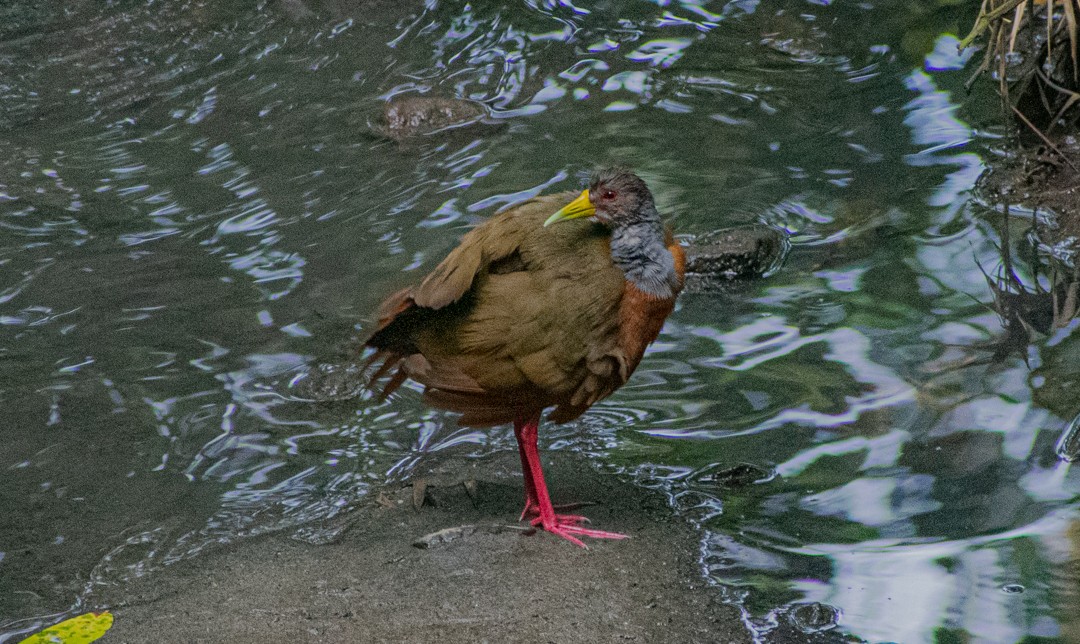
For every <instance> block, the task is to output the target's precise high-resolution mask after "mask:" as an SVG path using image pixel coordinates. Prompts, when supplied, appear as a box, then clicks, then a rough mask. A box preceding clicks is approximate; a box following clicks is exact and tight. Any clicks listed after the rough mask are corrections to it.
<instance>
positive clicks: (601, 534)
mask: <svg viewBox="0 0 1080 644" xmlns="http://www.w3.org/2000/svg"><path fill="white" fill-rule="evenodd" d="M545 518H546V517H543V516H539V517H536V518H535V519H533V520H532V521H530V522H529V523H530V524H532V525H533V526H534V527H537V528H540V529H541V530H544V531H545V532H550V533H551V534H555V535H558V536H560V537H562V538H563V539H566V540H567V541H569V542H570V543H573V544H576V545H578V546H581V547H582V548H585V549H586V550H587V549H588V546H586V545H585V543H584V542H583V541H582V540H581V539H578V537H589V538H592V539H629V538H630V537H629V535H625V534H621V533H618V532H608V531H606V530H589V529H588V528H583V527H581V524H582V523H588V522H589V519H588V518H586V517H583V516H581V515H580V514H555V515H553V516H552V517H550V518H548V519H547V520H546V521H545Z"/></svg>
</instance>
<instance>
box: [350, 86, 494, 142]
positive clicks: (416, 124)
mask: <svg viewBox="0 0 1080 644" xmlns="http://www.w3.org/2000/svg"><path fill="white" fill-rule="evenodd" d="M489 116H490V115H489V113H488V110H487V107H485V106H484V105H483V104H481V103H476V102H474V101H468V100H464V99H460V98H446V97H441V96H412V95H410V96H401V97H395V98H393V99H391V100H390V101H389V102H387V103H386V105H385V106H384V108H383V114H382V122H381V123H379V124H376V125H372V126H371V129H372V130H373V131H375V132H376V133H378V134H381V135H382V136H385V137H387V138H390V139H393V140H395V141H399V142H400V141H404V140H406V139H410V138H413V137H417V136H424V135H428V134H435V133H437V132H442V131H445V130H452V129H457V128H462V127H468V126H471V125H476V124H480V123H490V122H491V121H489V120H488V117H489Z"/></svg>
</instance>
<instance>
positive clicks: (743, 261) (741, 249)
mask: <svg viewBox="0 0 1080 644" xmlns="http://www.w3.org/2000/svg"><path fill="white" fill-rule="evenodd" d="M790 248H791V242H790V240H789V239H788V235H787V233H786V232H784V231H783V230H780V229H779V228H773V227H772V226H765V225H752V226H737V227H735V228H725V229H723V230H718V231H715V232H712V233H708V234H706V235H702V236H700V237H697V238H695V239H694V240H693V241H691V242H690V246H689V248H687V253H686V255H687V257H686V273H687V275H688V277H689V278H690V279H689V280H688V282H689V283H690V284H692V285H693V286H696V287H697V288H698V289H704V290H708V289H710V288H713V287H722V286H723V284H724V283H725V282H731V281H733V280H745V279H752V278H756V277H765V276H768V275H770V274H772V273H773V272H775V271H776V270H777V269H779V268H780V266H781V265H782V264H783V263H784V259H785V258H786V257H787V253H788V250H790Z"/></svg>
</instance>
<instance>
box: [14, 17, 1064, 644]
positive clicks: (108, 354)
mask: <svg viewBox="0 0 1080 644" xmlns="http://www.w3.org/2000/svg"><path fill="white" fill-rule="evenodd" d="M8 5H9V6H6V7H5V8H4V9H2V10H0V16H3V17H4V19H5V20H4V21H3V23H2V24H0V95H2V97H3V100H2V101H0V132H2V136H0V151H2V152H3V154H0V399H2V400H3V403H4V411H5V413H4V420H3V421H2V429H0V431H2V433H3V441H2V442H0V471H2V472H3V481H4V485H3V486H0V507H2V508H3V513H2V517H3V520H2V521H0V642H2V641H11V640H12V639H17V637H16V636H15V634H17V633H21V632H25V631H26V630H28V629H30V628H32V627H33V626H34V625H35V624H39V623H42V620H48V619H50V618H49V616H50V615H56V614H58V613H64V612H66V611H78V610H85V609H91V608H95V607H96V606H97V605H96V604H95V603H94V602H95V597H96V593H98V592H99V591H100V589H101V588H103V587H106V586H113V585H122V584H123V583H124V582H125V580H128V579H131V578H132V577H134V576H139V575H147V574H151V575H152V574H154V572H155V571H157V570H160V569H161V568H162V567H164V566H167V565H169V564H170V563H172V562H175V561H178V560H181V559H185V558H188V557H193V556H198V555H199V553H201V552H205V551H206V550H207V549H209V548H212V547H213V546H214V545H216V544H220V543H223V542H228V541H234V540H237V539H241V538H244V537H246V536H250V535H255V534H260V533H263V532H266V531H269V530H282V529H286V530H296V531H299V532H298V534H297V536H298V538H303V539H306V540H309V541H313V542H320V541H323V540H326V539H329V538H332V536H333V530H334V528H332V527H324V526H332V525H333V521H332V519H333V518H335V517H338V516H341V515H343V514H344V513H346V512H347V511H348V509H349V507H350V506H351V505H354V504H356V503H358V502H362V500H363V498H364V497H365V495H366V494H368V493H369V492H370V491H371V490H374V489H377V487H378V486H379V485H381V484H384V483H385V482H386V481H388V480H394V479H397V478H403V477H407V476H408V474H409V472H410V470H411V469H412V468H413V467H415V465H416V463H417V462H419V461H421V460H422V459H425V458H433V457H434V454H435V453H436V452H438V451H439V450H442V449H450V448H452V449H455V450H462V451H465V452H467V453H470V454H475V455H477V456H481V455H483V454H485V453H489V452H491V451H496V450H505V449H513V439H512V436H511V435H510V434H509V433H508V432H507V431H506V430H505V429H504V428H502V429H496V430H490V431H483V432H479V431H465V430H458V429H456V428H455V427H454V425H453V423H452V422H450V419H449V418H448V417H447V416H446V415H444V414H441V413H438V412H433V411H430V410H428V409H426V408H424V407H423V406H422V405H421V404H420V402H419V399H418V396H417V395H416V392H415V391H409V392H406V393H405V394H404V395H403V396H401V397H400V399H398V400H396V401H394V402H393V403H391V404H385V405H377V404H375V403H373V402H372V401H370V400H367V401H361V400H352V401H347V402H337V403H333V404H323V405H312V404H310V403H308V402H305V401H303V400H299V399H297V398H296V397H295V396H293V391H294V390H293V389H291V388H290V387H289V383H290V381H292V380H293V379H294V378H296V377H297V375H298V374H302V373H303V372H304V369H305V366H306V365H310V364H324V365H330V369H331V370H332V369H333V368H334V367H333V366H334V365H335V364H340V363H341V361H342V356H343V355H347V354H348V352H349V350H350V348H349V347H350V345H349V339H350V338H352V337H357V336H361V335H363V333H364V332H365V328H366V327H365V325H366V324H367V321H368V320H370V315H371V313H372V312H373V310H374V309H375V307H376V306H377V304H378V302H379V301H380V299H381V297H382V296H383V295H385V294H386V293H388V292H390V291H391V290H393V289H395V288H397V287H400V286H402V285H404V284H406V283H408V282H410V281H413V280H415V279H417V278H418V277H419V276H420V275H421V274H422V271H423V270H425V269H427V268H430V267H431V266H432V265H433V262H434V261H435V260H437V259H439V258H441V256H442V255H443V254H444V253H445V252H446V251H447V250H448V249H449V248H451V247H452V246H453V244H454V243H455V241H456V240H457V239H458V237H459V236H460V235H461V233H462V232H463V231H464V230H465V229H466V228H467V227H468V226H470V225H472V224H474V223H475V222H477V221H480V220H482V219H483V218H484V217H486V216H488V215H489V214H490V213H491V212H493V211H494V209H496V208H497V207H499V206H501V205H503V204H506V203H509V202H512V201H514V200H516V199H519V198H521V197H523V196H527V195H528V194H531V193H532V192H537V191H544V190H557V189H571V188H575V187H578V186H579V185H580V175H581V173H582V172H584V171H587V170H589V169H590V168H593V167H595V166H597V165H602V164H606V163H611V162H616V161H619V162H624V163H629V164H630V165H632V166H634V167H635V168H636V169H637V170H638V171H639V172H640V173H641V174H642V176H643V177H645V178H646V180H647V181H648V182H649V183H650V185H651V186H652V188H653V190H654V192H655V193H656V194H657V198H658V201H659V203H660V205H661V208H662V210H663V211H665V212H666V213H668V214H670V215H671V216H672V221H673V223H674V225H675V226H676V228H677V229H678V231H679V232H680V233H685V234H690V235H697V234H705V233H708V232H710V231H712V230H716V229H718V228H723V227H727V226H732V225H738V224H745V223H753V222H757V221H764V222H768V223H770V224H772V225H776V226H781V227H784V228H786V229H787V230H788V231H789V232H790V233H791V234H792V241H793V249H792V251H791V255H790V256H789V259H788V262H787V265H786V266H785V267H784V269H783V270H781V271H780V272H778V273H777V274H775V275H774V276H772V277H771V278H769V279H768V280H765V281H761V282H757V283H754V284H751V285H749V286H747V287H746V288H744V289H742V290H741V291H737V292H735V293H727V294H697V295H691V296H687V297H685V298H683V300H682V301H681V303H680V305H679V308H678V310H677V311H676V313H675V314H674V315H673V316H672V318H671V319H670V321H669V323H668V324H667V326H666V327H665V330H664V333H663V334H662V336H661V338H660V340H659V341H658V342H657V343H656V344H655V345H654V347H653V349H652V350H651V352H650V353H649V355H648V356H647V357H646V360H645V362H644V363H643V365H642V367H641V368H640V369H639V371H638V373H637V374H635V377H634V379H633V380H632V381H631V382H630V383H629V384H628V385H627V386H626V387H624V388H623V389H622V390H620V392H619V393H618V394H617V395H615V396H614V397H612V398H611V399H609V400H607V401H605V402H603V403H602V404H600V405H598V406H597V407H596V408H594V410H593V411H591V412H590V413H589V414H587V415H586V416H585V417H584V418H583V419H582V420H580V421H579V422H577V423H575V424H572V425H569V426H566V427H563V428H558V429H549V430H548V431H547V432H546V437H547V440H548V442H549V444H550V445H551V447H553V448H556V449H577V450H585V451H587V452H588V453H589V454H591V455H592V456H593V458H595V460H596V462H597V465H598V466H600V467H608V468H612V469H614V470H617V471H620V472H622V473H623V474H624V475H625V476H626V477H627V478H628V479H629V480H631V481H633V484H638V485H643V486H649V487H653V488H656V489H657V490H659V491H660V493H663V494H666V495H667V497H668V498H669V499H670V500H671V503H672V505H673V507H674V508H676V509H677V510H678V511H679V512H681V513H683V514H685V515H686V516H687V517H688V518H689V519H691V520H693V521H694V522H695V523H696V524H697V525H698V526H699V527H700V529H701V534H702V550H701V563H702V570H703V573H704V574H705V575H706V576H707V577H708V579H709V580H710V581H711V582H712V583H715V584H718V585H721V586H722V587H723V588H724V589H725V592H726V593H727V594H728V596H729V597H730V598H731V600H732V601H735V602H738V603H740V605H741V606H743V608H744V609H745V614H746V619H747V621H748V623H750V624H752V625H753V626H754V627H755V628H757V629H758V630H759V631H761V632H763V633H766V632H768V631H769V630H770V629H771V628H773V625H775V624H777V623H779V621H780V620H787V622H788V623H790V624H794V625H796V626H797V627H799V628H802V629H804V630H806V631H808V632H814V631H820V630H826V629H833V630H837V631H842V632H847V633H850V634H852V635H855V636H857V637H862V638H866V639H868V640H871V641H900V642H915V641H932V640H934V639H938V640H939V641H953V640H957V641H964V640H968V641H988V642H989V641H993V642H1006V641H1021V640H1024V639H1025V638H1029V639H1030V638H1044V639H1045V640H1046V641H1054V640H1057V641H1069V640H1070V639H1071V638H1075V637H1076V636H1077V633H1080V625H1078V623H1077V619H1076V617H1075V615H1076V610H1075V608H1076V601H1077V594H1076V592H1075V586H1076V583H1077V566H1076V562H1077V561H1078V560H1080V555H1078V554H1077V553H1076V549H1077V548H1080V521H1078V520H1080V512H1078V498H1080V479H1078V478H1077V475H1076V474H1075V473H1073V472H1072V471H1071V464H1070V463H1069V462H1068V461H1067V460H1063V459H1061V458H1059V457H1058V455H1057V453H1056V452H1055V449H1056V446H1057V445H1058V443H1059V440H1060V441H1062V442H1061V444H1062V445H1065V446H1066V447H1067V446H1068V445H1071V441H1072V438H1063V437H1062V434H1063V432H1065V430H1066V428H1067V427H1069V424H1070V421H1071V420H1072V419H1074V418H1075V417H1076V416H1077V413H1078V412H1080V409H1078V408H1077V403H1076V401H1077V400H1080V395H1078V391H1077V389H1078V386H1080V383H1078V381H1077V380H1076V379H1075V377H1074V376H1073V375H1072V374H1073V373H1074V370H1073V368H1072V365H1074V364H1075V363H1076V358H1077V355H1076V353H1077V346H1078V345H1077V344H1076V342H1075V340H1074V339H1073V338H1072V337H1070V334H1069V331H1070V330H1071V328H1070V329H1065V330H1063V331H1059V332H1057V333H1055V334H1054V335H1053V336H1051V337H1050V338H1048V339H1047V338H1043V339H1040V340H1039V341H1037V342H1036V343H1035V344H1034V345H1032V346H1031V347H1030V348H1028V349H1025V350H1024V351H1021V352H1013V353H1011V354H1009V355H1008V356H1007V357H1006V358H1005V359H1004V360H1002V361H999V362H996V363H994V362H990V361H988V360H986V358H987V357H988V356H989V355H990V354H991V353H992V352H993V347H992V346H989V342H990V341H992V340H994V339H995V338H998V337H1000V336H1001V335H1002V331H1001V325H1000V322H999V320H998V318H997V316H996V314H995V313H994V312H993V311H992V310H991V309H990V308H988V306H987V305H988V304H989V303H990V302H991V301H992V295H991V293H990V291H989V290H988V288H987V283H986V280H985V279H984V277H983V275H982V273H981V272H980V270H979V268H978V265H977V263H976V260H977V261H978V262H980V263H981V264H982V265H983V266H989V267H992V266H995V265H996V262H998V261H999V259H998V256H997V250H996V247H995V244H996V243H998V242H999V230H1000V222H1001V217H1000V215H998V214H996V213H993V212H989V211H984V210H981V209H980V208H979V207H977V206H975V205H973V204H972V203H971V202H970V201H969V199H968V197H969V195H968V190H970V188H971V187H972V186H973V184H974V181H975V179H976V177H977V176H978V174H979V172H980V171H981V170H982V168H983V164H984V160H985V159H987V158H989V157H990V156H991V155H992V154H994V150H995V146H998V145H999V144H1000V141H999V137H1000V134H1001V131H1000V129H999V128H998V126H997V123H998V116H997V114H996V112H995V111H994V110H995V107H994V106H995V103H994V100H993V99H991V98H989V95H988V94H987V89H986V88H985V87H981V86H979V87H977V89H976V91H975V92H974V93H973V94H971V95H968V94H966V93H965V92H964V91H963V89H962V84H963V81H964V80H966V79H967V75H968V73H970V72H969V70H970V68H971V66H970V65H968V67H967V68H966V70H965V69H961V68H963V67H964V61H963V60H960V59H957V58H956V56H955V54H954V52H955V48H954V46H953V43H954V42H955V41H954V39H952V38H951V37H950V36H948V35H947V34H948V33H958V32H962V31H964V30H966V29H967V27H968V25H969V24H970V21H971V19H972V18H973V16H970V15H961V12H959V11H957V10H956V7H953V6H951V3H945V2H942V3H935V2H908V3H862V4H859V5H855V4H853V3H835V4H831V5H830V4H827V3H815V2H780V3H757V2H752V1H734V0H733V1H731V2H727V3H722V2H716V3H707V4H699V3H694V2H683V3H677V2H659V3H649V2H630V1H621V2H612V3H604V4H600V5H597V6H595V7H594V6H588V7H587V8H586V6H587V5H585V4H584V3H583V4H582V6H581V7H578V6H575V5H573V4H571V3H569V2H526V3H522V4H518V5H513V6H511V7H509V8H508V7H505V6H503V5H502V4H496V3H491V4H488V3H475V4H470V5H460V4H449V3H447V4H442V3H438V2H435V0H428V2H427V3H425V4H422V3H419V2H415V3H400V4H399V3H391V2H386V3H362V4H361V3H356V4H355V5H354V4H353V3H351V2H349V0H325V1H324V2H321V3H319V2H311V1H308V0H279V1H273V2H263V3H261V4H259V5H257V6H255V7H252V6H250V3H242V2H197V1H189V2H182V1H174V2H154V1H153V0H151V1H149V2H130V1H116V2H111V3H97V2H90V1H89V0H86V1H82V2H64V3H61V2H50V3H44V4H42V3H29V2H22V1H21V0H19V1H16V2H14V3H8ZM425 92H426V93H428V94H438V95H441V96H450V97H454V96H457V97H460V98H468V99H471V100H475V101H480V102H482V103H484V104H485V105H487V106H488V108H490V110H491V111H492V113H493V115H494V120H496V121H497V122H498V123H497V125H495V126H490V127H486V128H483V129H479V130H468V131H463V132H458V133H454V135H453V136H448V137H440V136H431V137H423V138H422V139H421V140H419V141H413V142H404V143H401V144H399V143H397V142H394V141H389V140H386V139H383V138H381V137H379V136H377V135H376V134H373V133H372V132H371V130H370V129H369V126H368V124H369V122H371V121H373V120H374V119H376V118H377V116H378V114H379V113H380V112H381V109H382V105H383V103H384V101H385V100H386V99H387V98H390V97H394V96H399V95H408V94H417V93H425ZM1017 225H1018V226H1020V225H1021V224H1020V223H1018V224H1017ZM1021 237H1022V235H1021V234H1019V233H1017V234H1014V235H1013V236H1012V238H1013V239H1019V238H1021ZM1025 359H1026V361H1027V363H1025ZM1029 364H1030V367H1029V366H1028V365H1029ZM1073 424H1075V423H1073ZM1062 449H1065V448H1062ZM1068 453H1070V454H1071V451H1069V452H1068ZM740 464H749V466H752V468H760V471H761V472H763V473H764V475H763V476H761V477H757V476H753V477H741V479H739V478H738V477H736V478H737V479H738V480H737V481H736V483H735V484H727V483H724V481H728V482H729V483H730V481H729V479H727V478H724V477H720V476H718V474H717V473H718V472H722V471H725V470H729V469H731V468H736V467H737V466H740ZM743 468H744V469H747V471H756V470H753V469H752V468H750V467H747V466H743ZM736 471H737V470H736ZM1017 589H1020V590H1022V592H1017ZM834 624H835V626H834ZM1040 641H1043V640H1040Z"/></svg>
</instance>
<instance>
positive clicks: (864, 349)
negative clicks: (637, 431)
mask: <svg viewBox="0 0 1080 644" xmlns="http://www.w3.org/2000/svg"><path fill="white" fill-rule="evenodd" d="M690 334H691V335H695V336H698V337H703V338H708V339H710V340H712V341H714V342H716V343H717V344H719V345H720V347H721V348H722V349H723V354H722V355H721V356H720V357H717V358H701V359H697V360H694V361H693V362H694V363H696V364H699V365H701V366H704V367H714V368H715V367H719V368H723V369H729V370H732V371H750V370H751V369H753V368H755V367H759V366H761V365H763V364H765V363H767V362H769V361H771V360H778V359H784V358H787V357H789V356H791V354H793V353H794V352H795V351H797V350H798V349H800V348H802V347H804V346H807V345H812V344H816V343H824V344H825V345H826V346H827V347H828V350H827V351H826V352H825V354H824V358H825V359H826V360H829V361H834V362H836V363H837V364H838V365H840V366H842V367H843V369H844V370H845V371H847V372H848V374H849V375H850V376H851V378H852V380H853V381H854V382H856V383H860V384H861V385H862V386H861V387H860V389H861V390H862V393H860V394H859V395H855V396H847V397H845V399H844V401H843V403H842V410H841V411H839V412H837V413H828V412H824V411H817V410H814V409H811V408H810V407H809V405H806V404H803V405H800V406H797V407H792V408H786V409H781V410H779V411H778V413H776V414H774V415H772V416H771V417H769V418H767V419H766V420H764V421H763V422H761V423H758V424H757V425H755V426H753V427H751V428H749V429H745V430H742V431H739V432H732V431H730V430H728V429H696V430H681V429H673V428H656V429H649V430H644V433H647V434H651V435H654V436H672V437H680V438H720V437H731V436H737V435H743V434H756V433H759V432H763V431H767V430H770V429H774V428H776V427H780V426H782V425H786V424H788V423H793V424H797V425H808V426H812V427H822V428H831V427H837V426H840V425H845V424H848V423H852V422H854V421H856V420H857V419H858V418H859V416H860V415H862V414H863V413H865V412H867V411H870V410H875V409H883V408H887V407H891V406H894V405H897V404H900V403H903V402H908V401H911V400H913V399H914V394H915V390H914V388H913V387H912V386H911V385H910V384H908V383H907V382H906V381H905V380H904V379H903V378H901V377H900V376H899V375H898V374H897V373H896V372H895V371H894V370H893V369H891V368H889V367H887V366H885V365H882V364H879V363H878V362H875V361H874V360H873V359H871V357H870V346H871V344H870V340H869V339H868V338H867V337H866V336H865V335H863V334H862V333H861V332H860V331H858V330H856V329H853V328H849V327H840V328H835V329H831V330H829V331H825V332H823V333H816V334H810V335H803V333H802V331H801V330H800V329H799V328H797V327H794V326H791V325H789V324H788V323H787V322H786V321H785V320H784V319H783V318H782V317H780V316H778V315H771V316H762V317H758V318H756V319H755V320H753V321H752V322H750V323H748V324H745V325H743V326H741V327H738V328H736V329H733V330H731V331H728V332H720V331H718V330H717V329H715V328H713V327H691V328H690Z"/></svg>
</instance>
